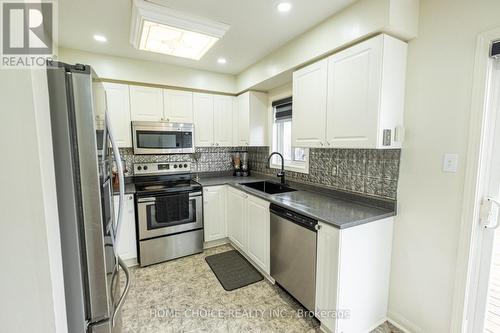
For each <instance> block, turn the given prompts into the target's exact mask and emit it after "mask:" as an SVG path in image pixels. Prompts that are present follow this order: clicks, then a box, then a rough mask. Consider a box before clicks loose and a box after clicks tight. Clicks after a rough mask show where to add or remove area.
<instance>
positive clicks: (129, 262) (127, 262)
mask: <svg viewBox="0 0 500 333" xmlns="http://www.w3.org/2000/svg"><path fill="white" fill-rule="evenodd" d="M122 260H123V262H124V263H125V265H127V267H134V266H139V261H138V260H137V258H122Z"/></svg>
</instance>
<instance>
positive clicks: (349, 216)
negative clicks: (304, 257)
mask: <svg viewBox="0 0 500 333" xmlns="http://www.w3.org/2000/svg"><path fill="white" fill-rule="evenodd" d="M262 180H271V181H275V182H276V181H277V179H276V178H275V177H272V178H271V177H268V176H264V175H262V176H260V175H254V176H251V177H231V176H221V177H201V178H200V179H199V180H198V183H200V184H201V185H203V186H216V185H230V186H232V187H234V188H237V189H238V190H241V191H244V192H246V193H249V194H252V195H255V196H257V197H259V198H262V199H264V200H267V201H269V202H272V203H275V204H277V205H279V206H282V207H284V208H287V209H290V210H292V211H295V212H297V213H300V214H304V215H306V216H309V217H311V218H314V219H317V220H319V221H322V222H325V223H328V224H331V225H333V226H334V227H337V228H339V229H345V228H350V227H354V226H358V225H361V224H365V223H368V222H372V221H376V220H380V219H383V218H386V217H390V216H394V215H396V211H395V209H394V207H395V203H394V202H388V201H385V200H379V199H372V198H366V197H363V196H358V195H353V194H341V193H340V192H337V191H331V190H330V191H326V190H325V189H324V188H321V187H315V186H311V185H305V184H304V185H302V184H299V183H292V184H290V185H291V186H292V187H293V188H295V189H297V191H295V192H288V193H281V194H267V193H264V192H261V191H258V190H254V189H252V188H249V187H246V186H244V185H243V184H244V183H248V182H255V181H262Z"/></svg>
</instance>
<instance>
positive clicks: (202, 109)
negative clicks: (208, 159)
mask: <svg viewBox="0 0 500 333" xmlns="http://www.w3.org/2000/svg"><path fill="white" fill-rule="evenodd" d="M193 100H194V103H193V105H194V140H195V145H196V147H210V146H213V145H214V139H213V138H214V96H213V95H211V94H201V93H195V94H194V96H193Z"/></svg>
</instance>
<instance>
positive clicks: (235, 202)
mask: <svg viewBox="0 0 500 333" xmlns="http://www.w3.org/2000/svg"><path fill="white" fill-rule="evenodd" d="M246 198H247V195H246V194H245V193H243V192H241V191H238V190H235V189H233V188H228V191H227V226H228V236H229V239H230V240H231V241H232V242H233V243H234V244H236V246H238V247H239V248H240V249H241V250H245V249H246V243H247V229H246V227H247V223H246V218H247V213H246V210H247V205H246Z"/></svg>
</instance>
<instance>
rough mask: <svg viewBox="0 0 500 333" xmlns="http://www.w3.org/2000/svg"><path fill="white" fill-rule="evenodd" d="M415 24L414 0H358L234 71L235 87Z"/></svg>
mask: <svg viewBox="0 0 500 333" xmlns="http://www.w3.org/2000/svg"><path fill="white" fill-rule="evenodd" d="M417 25H418V0H361V1H358V2H356V3H354V4H353V5H351V6H349V7H347V8H346V9H344V10H343V11H341V12H340V13H337V14H336V15H334V16H332V17H331V18H329V19H327V20H325V21H324V22H322V23H320V24H318V25H317V26H316V27H314V28H312V29H310V30H309V31H307V32H305V33H304V34H302V35H301V36H299V37H297V38H295V39H293V40H292V41H290V42H289V43H287V44H286V45H284V46H283V47H281V48H279V49H277V50H275V51H273V52H272V53H270V54H269V55H267V56H265V57H264V58H263V59H261V60H259V61H258V62H257V63H255V64H253V65H252V66H250V67H249V68H247V69H246V70H244V71H243V72H242V73H240V74H239V75H238V81H237V88H238V91H243V90H246V89H249V88H257V89H262V88H263V87H267V86H262V85H261V84H262V82H263V81H266V80H269V79H271V78H272V77H274V76H277V75H283V74H284V73H286V72H287V71H291V70H293V69H294V68H297V67H299V66H301V65H303V64H304V63H307V62H311V61H313V60H314V59H318V58H320V57H322V56H325V55H327V54H329V53H332V52H334V51H336V50H339V49H341V48H345V47H346V46H348V45H350V44H353V43H355V42H356V41H359V40H360V39H363V38H366V37H367V36H371V35H374V34H377V33H381V32H387V33H390V34H392V35H395V36H397V37H400V38H401V39H403V40H409V39H412V38H414V37H415V36H416V31H417ZM283 76H284V80H286V79H287V78H289V77H287V76H286V75H283ZM285 82H286V81H283V82H281V83H282V84H284V83H285Z"/></svg>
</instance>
